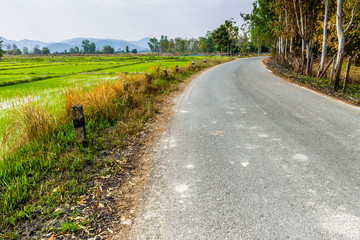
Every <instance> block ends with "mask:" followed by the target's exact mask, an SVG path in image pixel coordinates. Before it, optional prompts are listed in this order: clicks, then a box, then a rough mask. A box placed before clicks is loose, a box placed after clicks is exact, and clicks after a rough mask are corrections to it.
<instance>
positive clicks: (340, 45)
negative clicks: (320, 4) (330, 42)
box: [331, 0, 345, 91]
mask: <svg viewBox="0 0 360 240" xmlns="http://www.w3.org/2000/svg"><path fill="white" fill-rule="evenodd" d="M342 9H343V0H337V11H336V32H337V37H338V51H337V58H336V63H335V72H334V76H333V79H332V80H331V81H332V82H333V83H334V90H335V91H336V90H337V88H338V85H339V80H340V73H341V66H342V64H343V60H344V48H345V35H344V30H343V26H342Z"/></svg>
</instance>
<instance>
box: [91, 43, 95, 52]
mask: <svg viewBox="0 0 360 240" xmlns="http://www.w3.org/2000/svg"><path fill="white" fill-rule="evenodd" d="M95 51H96V45H95V43H90V45H89V53H95Z"/></svg>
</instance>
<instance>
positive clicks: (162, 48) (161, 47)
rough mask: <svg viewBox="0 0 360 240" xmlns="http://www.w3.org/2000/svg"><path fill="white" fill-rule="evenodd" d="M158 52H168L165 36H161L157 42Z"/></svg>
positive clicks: (167, 42)
mask: <svg viewBox="0 0 360 240" xmlns="http://www.w3.org/2000/svg"><path fill="white" fill-rule="evenodd" d="M159 50H160V52H163V53H165V52H168V51H169V40H168V39H167V36H164V35H161V39H160V42H159Z"/></svg>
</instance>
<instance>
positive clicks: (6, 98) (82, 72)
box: [0, 55, 203, 138]
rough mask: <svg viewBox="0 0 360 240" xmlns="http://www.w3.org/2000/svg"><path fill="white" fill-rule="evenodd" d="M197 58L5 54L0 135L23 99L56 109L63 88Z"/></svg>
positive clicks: (86, 85)
mask: <svg viewBox="0 0 360 240" xmlns="http://www.w3.org/2000/svg"><path fill="white" fill-rule="evenodd" d="M197 58H199V59H200V57H188V56H180V57H175V56H171V57H164V56H153V55H132V56H130V55H109V56H104V55H101V56H99V55H94V56H46V57H44V56H41V57H24V56H21V57H5V58H3V59H2V60H1V61H0V138H1V136H2V134H3V131H4V128H5V125H6V120H7V118H8V116H9V112H10V111H11V109H12V108H13V107H14V105H17V104H20V103H21V102H23V101H24V100H25V101H26V99H32V100H35V101H36V100H38V99H41V100H42V102H45V103H46V104H47V105H50V106H52V107H51V109H52V110H53V111H54V112H55V111H59V110H60V108H61V107H62V106H63V104H62V102H63V97H62V92H63V91H64V90H66V89H69V88H79V87H81V88H85V89H88V88H92V87H95V86H96V85H97V84H98V83H100V82H104V81H114V80H116V78H117V76H118V75H119V74H120V73H123V72H128V73H138V72H147V71H149V70H150V69H151V68H154V67H160V68H164V69H168V68H173V67H174V66H176V65H177V66H179V67H182V66H184V65H187V64H190V63H191V62H192V60H196V59H197ZM202 58H203V57H201V59H202Z"/></svg>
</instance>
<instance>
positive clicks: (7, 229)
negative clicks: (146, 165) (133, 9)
mask: <svg viewBox="0 0 360 240" xmlns="http://www.w3.org/2000/svg"><path fill="white" fill-rule="evenodd" d="M229 60H230V59H226V58H224V59H221V58H210V59H207V62H206V65H204V64H203V63H202V62H201V61H196V62H195V66H196V67H195V69H193V68H192V65H191V64H189V65H187V66H184V67H181V68H180V69H179V72H178V73H177V72H176V70H175V68H171V69H168V71H167V72H168V76H167V77H165V76H164V72H163V69H161V68H160V67H154V68H153V69H151V70H150V71H149V75H150V77H151V82H150V81H149V76H148V75H147V74H136V75H126V74H120V75H119V76H118V80H117V81H114V82H112V83H100V84H99V85H97V86H96V87H95V88H93V89H92V90H87V89H81V88H80V89H78V90H68V91H65V93H64V98H65V105H64V106H63V111H60V112H58V113H57V114H51V112H52V111H51V109H49V107H48V106H47V105H46V104H45V103H42V102H41V101H36V102H34V101H32V100H31V99H27V100H26V101H24V102H23V103H22V104H19V105H18V106H17V107H14V109H13V110H12V112H11V114H10V116H11V118H10V120H9V122H8V124H7V128H6V130H5V134H4V137H3V139H2V142H3V145H6V146H7V147H8V149H9V151H8V152H7V153H6V154H4V155H2V156H1V159H0V213H1V217H0V238H5V239H26V238H28V239H39V238H44V237H49V238H51V237H52V236H58V235H59V234H70V233H71V234H75V235H77V236H81V237H85V236H86V237H91V236H96V235H97V236H99V235H101V233H102V230H101V231H100V232H99V231H97V228H96V227H95V226H94V224H95V222H97V220H96V219H97V218H99V216H98V211H97V209H99V208H101V207H102V206H101V201H100V198H101V196H102V188H101V185H100V184H99V181H98V180H99V179H106V178H107V176H109V174H115V175H119V176H120V179H121V176H125V175H126V174H127V171H128V169H129V168H131V166H129V165H128V163H127V159H126V156H122V155H119V156H118V157H117V158H104V157H102V155H103V152H104V151H107V150H109V149H112V148H114V147H119V148H124V147H126V146H127V144H128V143H129V139H133V138H136V136H137V135H138V134H139V132H140V131H141V130H142V127H143V124H144V123H145V122H146V121H147V120H148V119H150V118H151V117H152V116H153V115H154V114H156V112H157V111H158V109H156V107H155V106H156V103H158V102H161V101H162V99H163V97H164V95H166V94H168V93H169V92H171V91H172V90H173V89H175V88H176V85H177V84H178V83H179V82H181V81H183V80H184V79H186V78H188V77H189V76H190V75H192V74H194V73H196V72H198V71H200V70H202V69H204V68H207V67H210V66H214V65H216V64H220V63H223V62H226V61H229ZM124 83H126V84H128V91H125V89H124ZM74 104H82V105H83V108H84V114H85V117H86V131H87V134H88V142H89V144H88V147H86V148H84V147H82V146H80V145H78V144H77V143H76V142H75V141H74V133H73V127H72V123H71V118H70V114H71V106H72V105H74ZM120 182H121V180H119V181H118V183H117V184H119V183H120ZM87 195H91V196H94V197H93V201H92V202H91V204H90V203H89V202H88V201H85V199H86V196H87ZM79 205H81V206H84V208H87V209H90V210H89V211H87V212H90V214H88V215H87V216H86V217H84V216H83V212H84V211H83V209H84V208H78V207H77V206H79ZM94 229H95V230H94Z"/></svg>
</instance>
